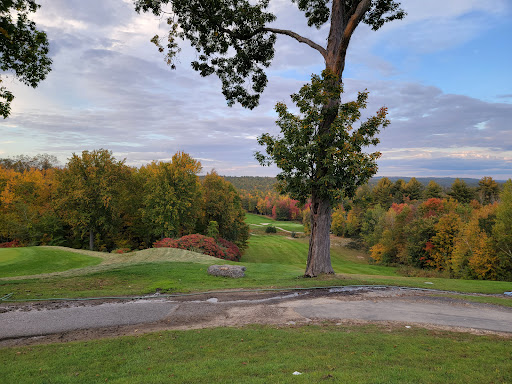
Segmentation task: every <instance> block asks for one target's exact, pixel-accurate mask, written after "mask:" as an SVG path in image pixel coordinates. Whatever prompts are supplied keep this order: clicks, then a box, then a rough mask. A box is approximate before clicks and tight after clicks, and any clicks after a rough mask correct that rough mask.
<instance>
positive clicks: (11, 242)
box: [0, 240, 21, 248]
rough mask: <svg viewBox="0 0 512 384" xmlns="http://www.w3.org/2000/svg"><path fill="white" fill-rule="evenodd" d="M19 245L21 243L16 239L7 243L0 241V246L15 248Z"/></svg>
mask: <svg viewBox="0 0 512 384" xmlns="http://www.w3.org/2000/svg"><path fill="white" fill-rule="evenodd" d="M17 247H21V244H20V242H19V241H18V240H13V241H9V242H7V243H0V248H17Z"/></svg>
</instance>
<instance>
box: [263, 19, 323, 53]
mask: <svg viewBox="0 0 512 384" xmlns="http://www.w3.org/2000/svg"><path fill="white" fill-rule="evenodd" d="M263 30H264V31H268V32H272V33H278V34H281V35H286V36H290V37H293V38H294V39H295V40H297V41H298V42H299V43H304V44H307V45H309V46H310V47H311V48H313V49H316V50H317V51H318V52H320V54H321V55H322V56H323V58H324V59H327V50H326V49H325V48H324V47H322V46H321V45H319V44H317V43H315V42H314V41H311V40H309V39H308V38H306V37H303V36H301V35H299V34H298V33H295V32H293V31H289V30H287V29H277V28H268V27H265V28H263Z"/></svg>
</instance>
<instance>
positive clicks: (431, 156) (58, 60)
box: [0, 0, 512, 177]
mask: <svg viewBox="0 0 512 384" xmlns="http://www.w3.org/2000/svg"><path fill="white" fill-rule="evenodd" d="M41 3H42V8H41V10H40V11H38V13H37V15H38V16H37V23H38V25H41V26H42V27H44V28H45V29H46V30H47V32H48V35H49V38H50V41H51V55H52V57H53V60H54V66H53V72H52V73H51V74H50V76H49V77H48V79H47V80H46V81H45V82H43V83H41V85H40V86H39V87H38V88H37V89H36V90H32V89H29V88H26V87H23V86H21V85H19V84H16V83H13V84H12V90H13V92H14V93H15V95H16V96H17V98H16V100H15V103H14V105H13V114H12V117H11V118H10V119H9V120H7V121H3V122H0V135H1V137H2V141H1V142H0V153H3V154H11V155H16V154H19V153H20V151H23V152H24V153H30V152H33V153H34V154H35V153H41V152H49V153H52V154H55V155H57V156H58V157H59V160H60V161H61V162H62V163H65V159H66V158H68V157H69V156H70V155H71V153H72V152H81V151H82V150H85V149H88V150H91V149H97V148H107V149H111V150H112V151H113V152H114V155H115V156H116V157H118V158H127V163H128V164H130V165H140V164H144V163H146V162H149V161H151V160H160V159H169V158H170V157H171V156H172V155H173V154H174V153H175V152H176V151H179V150H180V151H185V152H188V153H190V154H191V155H192V156H193V157H195V158H197V159H201V162H202V163H203V168H204V171H205V172H206V171H209V170H210V169H211V168H216V169H217V171H218V172H219V173H221V174H235V175H275V174H276V173H277V169H276V168H275V167H271V168H263V167H260V166H259V165H258V164H257V163H256V161H255V160H254V158H253V153H254V152H255V151H256V150H261V148H259V147H258V145H257V142H256V139H255V138H256V137H258V136H259V135H261V134H262V133H264V132H270V133H271V134H278V128H277V127H276V125H275V118H276V116H275V112H274V111H273V108H274V105H275V103H276V102H277V101H284V102H286V103H287V104H288V105H289V106H292V104H291V102H290V98H289V95H290V94H291V93H294V92H297V91H298V90H299V88H300V86H301V85H303V84H304V83H306V82H307V81H309V79H310V74H311V73H313V72H315V73H318V72H319V71H320V70H321V69H322V66H323V59H322V57H321V56H320V55H319V53H318V52H316V51H315V50H313V49H311V48H310V47H308V46H306V45H304V44H299V43H298V42H296V41H295V40H293V39H291V38H289V37H287V36H279V37H278V43H277V45H276V57H275V60H274V62H273V63H272V66H271V67H270V68H269V71H268V75H269V84H268V87H267V89H266V90H265V93H264V95H263V96H262V98H261V103H260V106H259V107H257V108H255V109H254V110H253V111H249V110H245V109H243V108H241V107H239V106H235V107H233V108H228V107H227V105H226V101H225V99H224V97H223V96H222V94H221V84H220V81H219V80H218V79H217V78H216V77H215V76H210V77H206V78H201V77H200V76H199V74H198V73H197V72H195V71H193V70H192V69H191V68H190V65H189V62H190V60H191V59H194V58H195V56H196V53H195V51H194V50H192V49H191V48H190V47H189V46H187V45H184V48H183V51H182V53H181V56H180V62H179V63H178V69H177V70H175V71H172V70H170V69H169V68H168V67H167V66H165V64H164V62H163V58H162V56H161V55H160V54H159V53H158V52H157V50H156V48H155V47H154V46H153V45H152V44H151V43H150V42H149V40H150V38H151V37H152V36H153V35H154V34H155V33H160V34H161V33H162V31H163V29H161V30H159V29H158V26H159V23H160V20H159V19H158V18H156V17H154V16H152V15H147V14H146V15H137V14H136V13H135V12H134V11H133V8H132V7H133V4H132V2H131V1H108V2H107V1H100V0H95V1H94V2H92V1H87V2H86V1H83V0H73V1H68V0H44V1H41ZM492 3H493V4H492V6H491V5H490V3H487V2H480V1H476V0H475V1H473V0H464V1H462V0H454V1H450V2H446V1H444V2H441V1H440V0H432V1H429V2H425V1H419V0H415V1H408V2H407V3H406V5H407V7H408V8H407V11H408V12H409V15H408V17H407V19H405V20H404V21H400V22H396V23H390V24H389V25H386V26H385V27H384V28H383V29H382V31H379V32H377V33H375V32H372V31H370V30H369V28H367V27H365V26H361V27H359V28H358V30H357V32H356V35H355V36H354V38H353V41H352V43H351V47H350V50H349V55H348V57H349V62H348V63H347V68H349V70H348V72H347V73H348V74H350V77H349V76H347V77H346V78H345V89H346V92H347V93H346V94H345V95H344V96H343V97H344V100H350V99H353V98H354V97H355V96H356V92H357V91H359V90H364V89H365V88H368V89H369V90H370V103H369V106H368V109H367V111H366V112H365V116H368V115H370V114H372V113H374V112H375V111H376V110H377V109H378V108H380V106H382V105H385V106H387V107H388V108H389V112H390V119H391V121H392V124H391V126H390V127H389V128H387V129H386V130H384V131H383V132H382V133H381V135H380V137H381V144H380V145H379V147H378V148H379V150H381V151H382V152H383V154H384V155H383V157H382V159H381V160H380V161H379V164H380V169H381V174H383V172H384V173H386V174H388V175H391V174H395V175H404V176H408V175H410V176H415V175H416V176H420V174H427V173H429V172H430V175H447V176H466V175H467V173H471V174H472V175H474V176H475V177H481V176H484V175H491V176H495V175H501V174H504V173H506V172H509V174H510V162H511V158H512V155H511V154H510V151H512V148H511V146H512V142H511V141H510V124H509V122H510V121H512V105H511V104H507V103H490V102H484V101H482V100H479V99H476V98H471V97H468V96H464V95H455V94H447V93H445V92H443V90H441V89H440V88H438V87H434V86H429V85H428V84H421V83H419V82H417V81H416V80H415V79H407V80H400V81H398V80H396V78H395V77H396V76H397V75H400V71H402V70H403V67H400V66H399V65H397V64H396V62H394V61H391V60H389V59H386V58H384V56H381V55H380V54H379V52H377V50H376V48H375V47H376V46H378V45H382V44H387V45H388V46H389V49H391V50H398V51H400V52H406V54H407V55H410V56H411V57H416V56H417V55H418V53H425V52H429V50H432V49H435V50H442V49H449V48H450V44H451V43H445V40H450V39H452V38H453V39H455V40H456V43H457V44H459V43H460V42H461V41H467V40H468V39H471V38H472V36H474V35H475V34H477V33H479V30H481V29H482V28H485V25H481V23H475V21H479V19H478V18H479V17H484V16H485V15H490V16H489V17H500V15H502V12H505V11H504V10H506V9H507V8H506V2H504V1H497V2H492ZM271 6H272V7H273V8H272V9H273V10H275V11H276V12H277V13H278V14H279V15H278V21H277V22H276V23H275V27H279V28H290V29H293V30H298V31H301V33H303V34H304V35H305V36H307V37H309V38H311V39H313V40H314V41H316V42H317V43H320V44H325V38H326V37H327V33H328V29H327V27H323V28H321V29H320V30H316V29H314V28H313V29H308V28H307V26H306V21H305V18H304V15H303V13H302V12H300V11H298V10H297V9H296V6H295V5H293V4H290V2H289V1H288V0H286V1H285V0H281V1H277V2H275V1H272V2H271ZM404 6H405V3H404ZM500 12H501V13H500ZM482 15H483V16H482ZM411 25H414V28H411ZM446 36H451V37H450V39H447V38H446ZM398 41H400V42H398ZM443 44H444V45H443ZM9 88H11V86H9ZM501 96H502V97H501V98H502V99H506V98H508V97H510V95H501ZM489 153H492V155H493V157H486V154H489ZM464 164H466V165H464ZM493 172H494V173H493ZM461 173H464V174H461Z"/></svg>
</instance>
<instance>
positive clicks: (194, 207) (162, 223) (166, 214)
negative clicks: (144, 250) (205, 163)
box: [139, 152, 201, 239]
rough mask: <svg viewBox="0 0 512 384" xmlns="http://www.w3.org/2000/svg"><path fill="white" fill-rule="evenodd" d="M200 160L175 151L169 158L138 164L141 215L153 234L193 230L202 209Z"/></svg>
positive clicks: (174, 233) (164, 234)
mask: <svg viewBox="0 0 512 384" xmlns="http://www.w3.org/2000/svg"><path fill="white" fill-rule="evenodd" d="M200 171H201V163H200V162H199V161H197V160H194V159H192V158H191V157H190V155H188V154H187V153H183V152H178V153H176V154H175V155H174V156H173V157H172V160H171V161H170V162H162V161H160V162H155V161H154V162H152V163H151V164H148V165H147V166H145V167H141V169H140V171H139V173H140V174H141V177H142V178H143V182H142V183H143V197H142V200H143V202H142V208H141V211H142V219H143V221H144V222H145V223H146V224H147V228H148V229H147V231H148V233H149V234H151V235H152V236H154V237H156V238H160V239H161V238H164V237H180V236H183V235H188V234H190V233H192V232H193V231H194V229H195V227H196V224H197V220H198V219H199V217H200V212H201V184H200V183H199V177H198V176H197V174H198V173H199V172H200Z"/></svg>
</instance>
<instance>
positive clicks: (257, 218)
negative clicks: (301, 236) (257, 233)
mask: <svg viewBox="0 0 512 384" xmlns="http://www.w3.org/2000/svg"><path fill="white" fill-rule="evenodd" d="M245 222H246V223H247V224H249V225H251V224H252V225H255V226H259V225H263V226H266V225H267V224H270V225H273V226H274V227H279V228H282V229H284V230H286V231H290V232H304V226H303V225H302V224H301V223H298V222H294V221H277V220H274V219H272V218H270V217H267V216H261V215H255V214H254V213H246V214H245Z"/></svg>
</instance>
